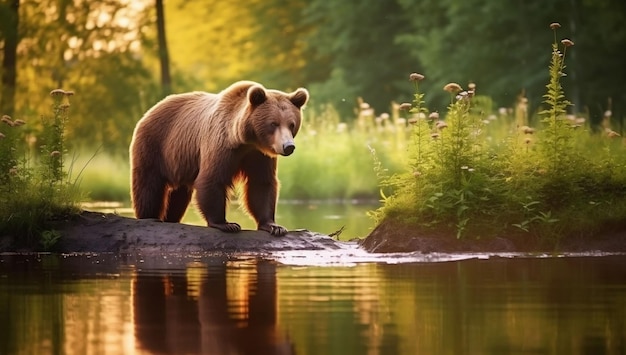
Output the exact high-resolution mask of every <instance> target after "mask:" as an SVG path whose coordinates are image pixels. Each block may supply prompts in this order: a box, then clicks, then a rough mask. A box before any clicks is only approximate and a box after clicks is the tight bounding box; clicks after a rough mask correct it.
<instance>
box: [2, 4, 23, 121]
mask: <svg viewBox="0 0 626 355" xmlns="http://www.w3.org/2000/svg"><path fill="white" fill-rule="evenodd" d="M3 6H7V9H6V15H7V16H6V17H5V19H6V22H5V23H4V24H3V26H2V27H3V28H2V32H3V33H4V49H3V57H2V93H1V95H0V115H9V116H13V114H14V113H15V85H16V82H17V42H18V32H17V28H18V24H19V14H18V10H19V7H20V1H19V0H12V1H11V2H10V3H5V4H3Z"/></svg>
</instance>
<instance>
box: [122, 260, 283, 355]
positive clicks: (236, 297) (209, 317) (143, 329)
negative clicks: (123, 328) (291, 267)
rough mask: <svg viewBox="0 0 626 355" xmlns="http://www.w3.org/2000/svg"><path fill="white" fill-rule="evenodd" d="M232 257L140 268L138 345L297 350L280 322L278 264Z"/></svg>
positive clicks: (163, 349)
mask: <svg viewBox="0 0 626 355" xmlns="http://www.w3.org/2000/svg"><path fill="white" fill-rule="evenodd" d="M228 263H231V264H230V265H229V264H228ZM228 263H222V264H221V265H210V266H208V267H207V265H205V264H201V265H200V264H199V265H190V267H188V268H187V270H186V274H184V275H183V274H175V275H167V274H163V275H155V274H154V273H150V274H145V273H144V274H142V273H141V272H138V273H137V275H136V278H135V280H134V282H133V308H134V321H135V336H136V339H137V341H138V347H140V348H142V349H144V350H147V351H149V352H155V353H165V354H183V353H207V354H234V353H236V354H293V353H294V352H295V351H294V347H293V344H292V343H291V342H290V340H289V338H288V336H287V334H284V333H282V332H281V331H280V330H279V329H278V327H277V294H276V266H275V265H273V264H272V263H269V262H262V261H259V262H256V261H254V262H251V261H245V262H235V264H232V262H228Z"/></svg>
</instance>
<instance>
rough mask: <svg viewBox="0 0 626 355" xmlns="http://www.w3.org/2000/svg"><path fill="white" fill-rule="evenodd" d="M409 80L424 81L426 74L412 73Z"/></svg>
mask: <svg viewBox="0 0 626 355" xmlns="http://www.w3.org/2000/svg"><path fill="white" fill-rule="evenodd" d="M409 80H411V81H422V80H424V75H422V74H418V73H411V75H409Z"/></svg>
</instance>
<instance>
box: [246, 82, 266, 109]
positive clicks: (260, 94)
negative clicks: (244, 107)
mask: <svg viewBox="0 0 626 355" xmlns="http://www.w3.org/2000/svg"><path fill="white" fill-rule="evenodd" d="M266 100H267V94H266V93H265V89H264V88H263V87H262V86H261V85H252V86H251V87H250V88H249V89H248V102H250V104H251V105H252V106H259V105H260V104H262V103H264V102H265V101H266Z"/></svg>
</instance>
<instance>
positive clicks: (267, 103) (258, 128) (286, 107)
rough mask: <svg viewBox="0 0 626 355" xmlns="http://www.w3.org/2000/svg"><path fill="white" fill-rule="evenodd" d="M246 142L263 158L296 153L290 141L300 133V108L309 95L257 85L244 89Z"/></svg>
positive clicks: (304, 90) (293, 144)
mask: <svg viewBox="0 0 626 355" xmlns="http://www.w3.org/2000/svg"><path fill="white" fill-rule="evenodd" d="M246 99H247V105H248V116H247V117H248V119H247V120H246V121H248V122H250V123H251V124H246V140H248V141H252V142H253V143H254V144H255V146H256V148H257V149H259V150H260V151H261V152H263V153H264V154H265V155H267V156H270V157H275V156H278V155H284V156H288V155H291V153H293V151H294V150H295V149H296V145H295V143H294V141H293V139H294V137H295V136H296V134H297V133H298V130H299V129H300V122H301V120H302V111H301V109H302V106H304V104H306V102H307V101H308V99H309V92H308V91H307V90H306V89H303V88H300V89H297V90H296V91H294V92H292V93H285V92H282V91H278V90H268V89H265V88H264V87H263V86H261V85H260V84H256V83H255V84H253V85H252V86H250V87H249V88H248V91H247V95H246Z"/></svg>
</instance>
